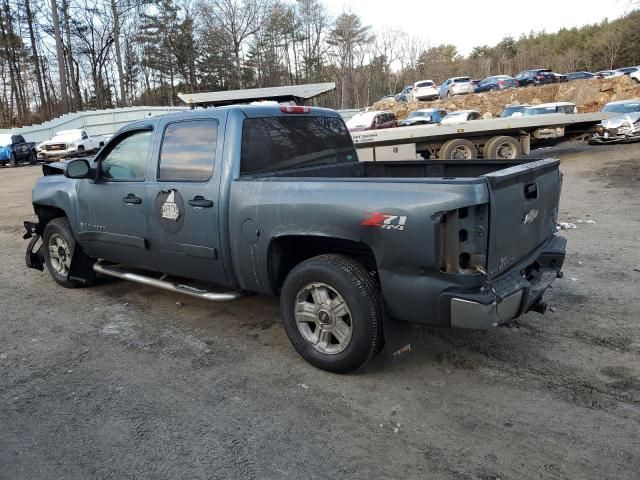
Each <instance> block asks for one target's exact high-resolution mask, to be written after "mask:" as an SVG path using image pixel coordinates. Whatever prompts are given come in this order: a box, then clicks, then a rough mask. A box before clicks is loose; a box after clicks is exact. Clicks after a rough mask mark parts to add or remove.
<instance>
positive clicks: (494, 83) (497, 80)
mask: <svg viewBox="0 0 640 480" xmlns="http://www.w3.org/2000/svg"><path fill="white" fill-rule="evenodd" d="M517 86H518V81H517V80H516V79H515V78H513V77H510V76H508V75H494V76H493V77H487V78H485V79H484V80H482V81H481V82H479V83H478V84H477V85H476V86H475V92H476V93H482V92H497V91H499V90H506V89H508V88H514V87H517Z"/></svg>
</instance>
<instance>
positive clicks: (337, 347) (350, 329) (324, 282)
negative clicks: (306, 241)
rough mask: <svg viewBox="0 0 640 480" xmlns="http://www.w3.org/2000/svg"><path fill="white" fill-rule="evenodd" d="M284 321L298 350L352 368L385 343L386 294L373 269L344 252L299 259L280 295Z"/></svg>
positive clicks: (326, 366)
mask: <svg viewBox="0 0 640 480" xmlns="http://www.w3.org/2000/svg"><path fill="white" fill-rule="evenodd" d="M280 307H281V311H282V321H283V324H284V328H285V331H286V332H287V336H288V337H289V340H291V343H292V344H293V346H294V348H295V349H296V350H297V351H298V353H299V354H300V355H301V356H302V357H303V358H304V359H305V360H307V361H308V362H309V363H311V364H312V365H314V366H316V367H318V368H321V369H323V370H327V371H330V372H335V373H348V372H352V371H354V370H357V369H358V368H360V367H362V366H363V365H364V364H366V363H367V362H368V361H369V360H370V359H371V358H372V357H374V356H375V355H376V354H377V353H378V352H379V351H380V350H381V348H382V345H383V342H384V337H383V333H382V300H381V297H380V292H379V290H378V288H377V286H376V284H375V282H374V281H373V279H372V277H371V275H370V274H369V272H368V271H367V270H366V269H365V268H364V267H363V266H362V264H360V263H358V262H356V261H355V260H353V259H352V258H349V257H346V256H344V255H333V254H327V255H319V256H317V257H313V258H310V259H308V260H305V261H304V262H302V263H300V264H299V265H297V266H296V267H295V268H294V269H293V270H291V272H290V273H289V275H287V278H286V280H285V282H284V285H283V287H282V292H281V296H280Z"/></svg>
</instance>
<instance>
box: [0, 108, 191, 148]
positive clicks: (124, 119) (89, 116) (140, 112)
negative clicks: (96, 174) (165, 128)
mask: <svg viewBox="0 0 640 480" xmlns="http://www.w3.org/2000/svg"><path fill="white" fill-rule="evenodd" d="M188 109H189V107H125V108H114V109H109V110H90V111H85V112H76V113H67V114H65V115H62V116H60V117H57V118H54V119H52V120H49V121H46V122H44V123H40V124H37V125H29V126H26V127H20V128H9V129H0V133H11V134H21V135H23V136H24V137H25V139H26V140H27V141H29V142H43V141H45V140H49V139H50V138H51V137H53V135H54V133H55V132H57V131H59V130H70V129H74V128H82V129H84V130H86V131H87V133H88V134H89V135H91V136H98V135H110V134H112V133H114V132H115V131H116V130H118V129H119V128H120V127H123V126H124V125H126V124H128V123H130V122H133V121H134V120H139V119H141V118H144V117H149V116H155V115H162V114H165V113H173V112H179V111H182V110H188Z"/></svg>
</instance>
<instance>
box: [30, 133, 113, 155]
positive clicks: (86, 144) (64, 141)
mask: <svg viewBox="0 0 640 480" xmlns="http://www.w3.org/2000/svg"><path fill="white" fill-rule="evenodd" d="M104 143H105V142H104V140H103V139H101V138H100V139H98V138H93V137H90V136H89V135H88V134H87V132H86V131H85V130H82V129H73V130H61V131H59V132H56V134H55V135H54V136H53V138H52V139H51V140H47V141H46V142H42V143H41V144H40V145H38V157H39V158H40V159H42V160H44V161H46V162H51V161H55V160H56V159H60V158H64V157H68V156H71V155H83V154H87V153H91V152H96V151H98V150H99V149H100V148H101V147H102V146H103V145H104Z"/></svg>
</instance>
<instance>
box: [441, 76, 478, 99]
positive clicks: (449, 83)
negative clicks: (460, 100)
mask: <svg viewBox="0 0 640 480" xmlns="http://www.w3.org/2000/svg"><path fill="white" fill-rule="evenodd" d="M474 90H475V87H474V85H473V83H471V79H470V78H469V77H453V78H449V79H447V80H445V81H444V82H443V83H442V85H440V98H451V97H452V96H454V95H465V94H468V93H474Z"/></svg>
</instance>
